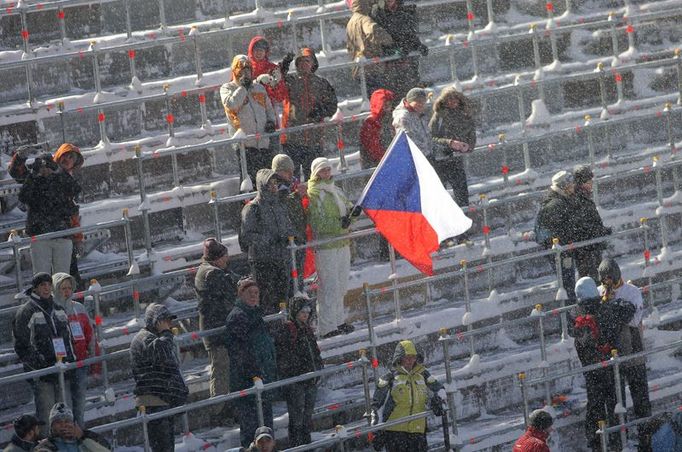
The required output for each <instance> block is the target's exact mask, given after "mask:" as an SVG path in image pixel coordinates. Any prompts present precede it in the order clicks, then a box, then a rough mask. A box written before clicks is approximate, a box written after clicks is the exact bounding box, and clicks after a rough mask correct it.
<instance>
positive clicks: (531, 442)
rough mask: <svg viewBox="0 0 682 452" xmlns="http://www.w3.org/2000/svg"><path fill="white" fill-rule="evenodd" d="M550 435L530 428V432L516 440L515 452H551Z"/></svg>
mask: <svg viewBox="0 0 682 452" xmlns="http://www.w3.org/2000/svg"><path fill="white" fill-rule="evenodd" d="M548 436H549V433H547V432H544V431H541V430H537V429H536V428H535V427H528V430H526V432H525V433H524V434H523V435H521V437H520V438H519V439H518V440H516V443H515V444H514V449H512V450H513V452H549V446H548V445H547V437H548Z"/></svg>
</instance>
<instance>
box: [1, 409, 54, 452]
mask: <svg viewBox="0 0 682 452" xmlns="http://www.w3.org/2000/svg"><path fill="white" fill-rule="evenodd" d="M43 425H45V422H41V421H39V420H38V418H37V417H35V416H32V415H30V414H23V415H21V416H18V417H16V418H15V419H14V420H13V421H12V427H13V428H14V433H13V434H12V439H11V440H10V442H9V444H8V445H7V447H5V448H4V449H3V452H31V451H32V450H33V449H34V448H35V447H36V445H37V444H38V438H40V428H39V427H40V426H43Z"/></svg>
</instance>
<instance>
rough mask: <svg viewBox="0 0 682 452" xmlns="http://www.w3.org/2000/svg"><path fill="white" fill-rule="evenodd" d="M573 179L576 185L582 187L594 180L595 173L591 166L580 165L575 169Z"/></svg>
mask: <svg viewBox="0 0 682 452" xmlns="http://www.w3.org/2000/svg"><path fill="white" fill-rule="evenodd" d="M573 178H574V179H575V184H576V185H582V184H584V183H586V182H589V181H591V180H592V179H593V178H594V173H593V172H592V168H590V166H589V165H578V166H576V167H575V168H573Z"/></svg>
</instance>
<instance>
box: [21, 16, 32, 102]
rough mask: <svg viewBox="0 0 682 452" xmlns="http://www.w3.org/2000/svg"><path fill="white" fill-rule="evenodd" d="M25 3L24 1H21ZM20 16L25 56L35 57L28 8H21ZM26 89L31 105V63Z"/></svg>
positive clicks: (28, 66)
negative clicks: (29, 28)
mask: <svg viewBox="0 0 682 452" xmlns="http://www.w3.org/2000/svg"><path fill="white" fill-rule="evenodd" d="M21 4H22V5H23V2H21ZM20 17H21V38H22V40H23V43H24V56H25V57H26V58H27V59H31V58H33V51H32V50H31V48H30V46H29V44H28V38H29V31H28V25H27V21H26V10H25V9H24V7H22V8H21V9H20ZM26 91H27V94H28V103H29V105H33V66H32V65H31V64H27V65H26Z"/></svg>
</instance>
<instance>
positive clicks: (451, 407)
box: [438, 328, 457, 436]
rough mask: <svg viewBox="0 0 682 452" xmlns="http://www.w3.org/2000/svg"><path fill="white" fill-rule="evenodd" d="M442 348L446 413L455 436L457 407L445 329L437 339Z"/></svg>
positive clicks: (441, 330) (447, 336)
mask: <svg viewBox="0 0 682 452" xmlns="http://www.w3.org/2000/svg"><path fill="white" fill-rule="evenodd" d="M438 340H439V341H440V343H441V344H442V346H443V361H444V363H445V381H446V382H447V384H448V387H447V389H446V391H445V394H446V396H447V401H448V411H449V412H450V422H451V423H452V425H451V427H452V433H453V435H455V436H457V407H456V406H455V394H454V385H455V382H454V380H453V379H452V368H451V364H450V344H449V340H450V335H449V334H448V330H447V328H441V329H440V337H439V338H438Z"/></svg>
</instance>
